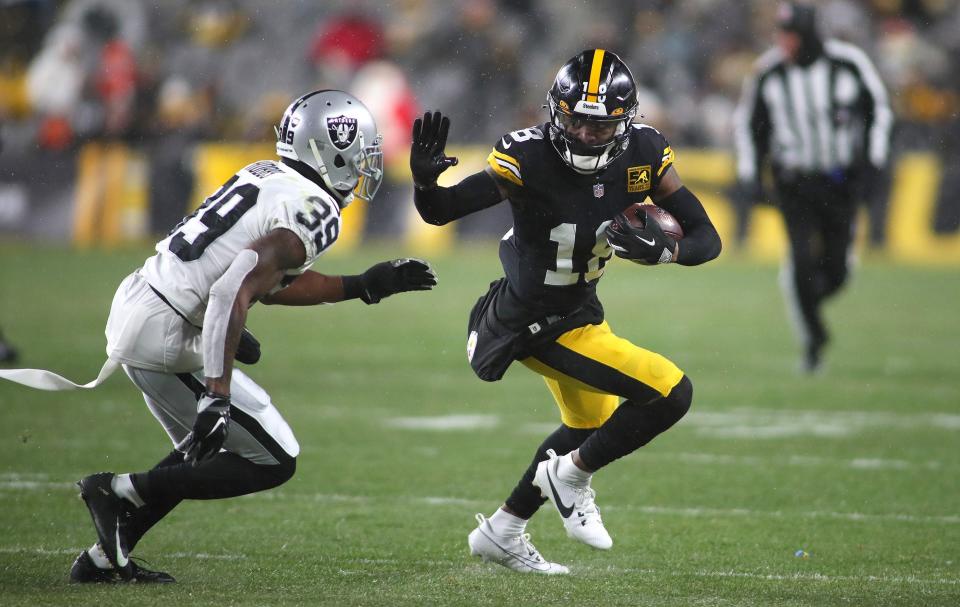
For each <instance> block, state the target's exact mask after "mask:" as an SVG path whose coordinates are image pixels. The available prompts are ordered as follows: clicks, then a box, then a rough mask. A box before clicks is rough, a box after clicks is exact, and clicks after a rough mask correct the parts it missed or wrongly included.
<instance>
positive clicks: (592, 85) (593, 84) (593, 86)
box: [587, 48, 606, 101]
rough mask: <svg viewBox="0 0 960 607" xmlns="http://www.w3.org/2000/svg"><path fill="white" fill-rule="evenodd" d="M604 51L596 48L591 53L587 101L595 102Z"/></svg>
mask: <svg viewBox="0 0 960 607" xmlns="http://www.w3.org/2000/svg"><path fill="white" fill-rule="evenodd" d="M604 54H606V51H605V50H603V49H602V48H598V49H597V50H595V51H593V63H592V64H591V65H590V80H589V81H588V82H587V101H596V100H597V95H598V94H599V89H600V71H601V70H600V68H601V66H603V56H604Z"/></svg>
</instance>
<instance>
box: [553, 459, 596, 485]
mask: <svg viewBox="0 0 960 607" xmlns="http://www.w3.org/2000/svg"><path fill="white" fill-rule="evenodd" d="M591 476H593V472H587V471H586V470H581V469H580V467H578V466H577V465H576V464H575V463H573V456H572V455H571V454H570V453H567V454H566V455H563V456H561V457H560V462H559V463H558V464H557V478H559V479H560V480H562V481H563V482H565V483H567V484H568V485H573V486H575V487H582V486H584V485H586V484H588V483H589V482H590V477H591Z"/></svg>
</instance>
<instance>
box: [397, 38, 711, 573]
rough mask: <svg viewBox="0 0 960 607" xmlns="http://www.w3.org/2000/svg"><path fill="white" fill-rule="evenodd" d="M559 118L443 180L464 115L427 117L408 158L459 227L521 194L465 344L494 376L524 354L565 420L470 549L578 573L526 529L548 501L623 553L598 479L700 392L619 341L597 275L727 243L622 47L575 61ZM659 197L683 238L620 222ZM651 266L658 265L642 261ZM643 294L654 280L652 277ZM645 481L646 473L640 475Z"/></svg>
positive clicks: (555, 105) (556, 89)
mask: <svg viewBox="0 0 960 607" xmlns="http://www.w3.org/2000/svg"><path fill="white" fill-rule="evenodd" d="M548 103H549V113H550V120H549V122H547V123H546V124H543V125H538V126H533V127H530V128H526V129H522V130H518V131H514V132H512V133H510V134H507V135H504V136H503V137H502V138H500V139H499V140H498V141H497V143H496V144H495V146H494V149H493V151H492V152H491V153H490V155H489V157H488V159H487V160H488V166H487V167H486V168H485V169H484V170H483V171H481V172H478V173H475V174H473V175H471V176H469V177H467V178H465V179H464V180H462V181H461V182H459V183H457V184H456V185H454V186H452V187H441V186H439V185H437V177H438V176H439V175H440V174H441V173H442V172H443V171H444V170H446V169H447V168H448V167H449V166H452V165H454V164H456V162H457V160H456V159H455V158H451V157H448V156H446V154H445V145H446V140H447V136H448V134H449V130H450V121H449V119H448V118H446V117H444V116H442V115H441V113H440V112H427V113H426V114H425V115H424V116H423V118H422V119H418V120H417V121H416V122H415V124H414V127H413V143H412V148H411V155H410V168H411V171H412V173H413V179H414V185H415V192H414V202H415V205H416V208H417V211H418V212H419V213H420V216H421V217H422V218H423V219H424V221H426V222H428V223H432V224H436V225H441V224H445V223H447V222H450V221H454V220H456V219H459V218H461V217H463V216H465V215H468V214H470V213H473V212H476V211H479V210H481V209H485V208H488V207H490V206H493V205H495V204H498V203H500V202H501V201H503V200H508V201H509V203H510V205H511V210H512V213H513V220H514V224H513V227H512V228H511V230H510V231H509V232H508V233H507V234H506V235H505V236H504V238H503V239H502V240H501V242H500V259H501V262H502V264H503V268H504V277H503V278H501V279H500V280H497V281H495V282H494V283H492V284H491V285H490V288H489V289H488V291H487V293H486V294H485V295H483V296H482V297H481V298H480V299H479V300H478V301H477V303H476V305H475V306H474V308H473V310H472V311H471V313H470V319H469V322H468V341H467V354H468V358H469V360H470V364H471V366H472V368H473V369H474V371H475V373H476V374H477V375H478V376H479V377H480V378H481V379H484V380H488V381H494V380H498V379H500V378H501V377H502V376H503V374H504V373H505V371H506V370H507V368H508V367H509V365H510V364H511V363H512V362H513V361H519V362H521V363H522V364H523V365H524V366H526V367H528V368H529V369H531V370H533V371H534V372H536V373H538V374H540V375H542V376H543V378H544V380H545V382H546V384H547V387H548V388H549V389H550V391H551V393H552V395H553V397H554V399H555V401H556V403H557V406H558V407H559V409H560V417H561V425H560V427H559V428H557V430H556V431H554V432H553V433H552V434H551V435H550V436H548V437H547V438H546V439H545V440H544V441H543V443H542V444H541V445H540V446H539V447H538V449H537V450H536V453H535V455H534V458H533V461H532V462H531V464H530V465H529V467H528V468H527V469H526V471H525V472H524V473H523V474H522V476H521V478H520V480H519V482H518V483H517V485H516V487H515V488H514V489H513V491H512V493H511V494H510V496H509V497H508V498H507V500H506V501H505V503H504V504H503V505H502V506H501V507H500V508H499V509H498V510H497V511H496V512H495V513H494V514H493V515H492V516H491V517H489V518H485V517H483V516H482V515H480V514H478V515H477V521H478V526H477V527H476V528H475V529H474V530H473V531H472V532H471V533H470V535H469V537H468V545H469V547H470V551H471V553H472V554H474V555H477V556H481V557H483V558H484V559H485V560H491V561H494V562H496V563H499V564H501V565H504V566H506V567H508V568H510V569H514V570H517V571H523V572H535V573H545V574H557V573H567V572H568V569H567V568H566V567H565V566H564V565H561V564H558V563H552V562H549V561H547V560H546V559H544V558H543V557H542V555H541V554H540V553H539V551H537V550H536V548H534V547H533V545H532V543H530V541H529V535H528V534H525V532H524V531H525V528H526V523H527V521H528V520H529V519H530V517H531V516H533V514H534V513H535V512H536V511H537V509H538V508H539V507H540V505H541V504H543V503H544V502H545V501H546V500H547V499H549V500H550V501H551V502H552V503H553V505H554V506H555V508H556V510H557V511H558V512H559V513H560V516H561V519H562V521H563V523H564V526H565V527H566V530H567V534H568V535H569V536H571V537H573V538H575V539H577V540H579V541H582V542H584V543H586V544H588V545H590V546H593V547H595V548H598V549H609V548H611V547H612V544H613V540H612V539H611V537H610V535H609V534H608V533H607V531H606V529H605V527H604V525H603V521H602V519H601V517H600V512H599V510H598V509H597V506H596V504H595V501H594V492H593V490H592V489H591V488H590V478H591V475H592V474H593V473H594V472H595V471H597V470H599V469H600V468H602V467H604V466H606V465H607V464H609V463H610V462H612V461H614V460H616V459H618V458H620V457H623V456H625V455H627V454H629V453H631V452H632V451H634V450H636V449H637V448H639V447H641V446H643V445H645V444H646V443H648V442H649V441H651V440H652V439H653V438H654V437H656V436H657V435H658V434H660V433H661V432H663V431H665V430H667V429H668V428H669V427H671V426H672V425H673V424H674V423H676V422H677V421H679V420H680V418H681V417H683V415H684V414H685V413H686V412H687V410H688V408H689V406H690V403H691V400H692V394H693V388H692V383H691V382H690V379H689V378H688V377H687V376H686V375H685V374H684V373H683V371H681V370H680V369H679V368H678V367H677V366H676V365H675V364H674V363H673V362H671V361H670V360H668V359H667V358H665V357H663V356H661V355H659V354H657V353H655V352H651V351H649V350H646V349H643V348H639V347H637V346H635V345H633V344H632V343H630V342H629V341H627V340H625V339H622V338H620V337H617V336H616V335H615V334H614V333H613V332H612V331H611V329H610V326H609V325H608V324H607V322H606V321H605V320H604V314H603V307H602V306H601V305H600V302H599V300H598V299H597V295H596V284H597V282H598V281H599V279H600V277H601V276H602V275H603V273H604V270H605V265H606V262H607V261H608V260H609V259H610V257H611V256H612V255H613V254H614V253H615V254H616V255H618V256H620V257H624V258H627V259H631V260H633V261H637V262H639V263H642V264H646V265H654V264H662V263H678V264H681V265H698V264H701V263H704V262H707V261H710V260H711V259H713V258H715V257H716V256H717V255H719V253H720V247H721V245H720V238H719V236H718V234H717V231H716V229H715V228H714V226H713V224H712V223H711V221H710V218H709V217H708V216H707V213H706V212H705V211H704V209H703V206H702V205H701V204H700V201H699V200H698V199H697V197H696V196H695V195H694V194H693V193H692V192H690V190H688V189H687V188H686V187H685V186H684V185H683V183H682V182H681V180H680V177H679V175H678V174H677V171H676V170H675V169H674V167H673V162H674V152H673V150H672V148H671V147H670V145H669V144H668V143H667V141H666V140H665V138H664V137H663V136H662V135H661V134H660V133H659V132H658V131H657V130H656V129H654V128H653V127H650V126H647V125H642V124H634V123H633V120H634V117H635V116H636V113H637V109H638V108H637V97H636V86H635V84H634V81H633V77H632V75H631V74H630V70H629V69H628V68H627V66H626V65H624V64H623V62H622V61H621V60H620V58H619V57H617V56H616V55H615V54H614V53H611V52H608V51H605V50H603V49H591V50H587V51H584V52H582V53H580V54H579V55H577V56H576V57H574V58H572V59H571V60H570V61H568V62H567V63H566V64H564V65H563V67H561V69H560V71H559V73H558V74H557V76H556V78H555V80H554V83H553V86H552V87H551V89H550V92H549V94H548ZM647 197H650V198H651V199H652V200H653V202H654V203H655V204H657V205H659V206H660V207H662V208H663V209H665V210H667V211H668V212H670V213H671V214H672V215H674V217H675V218H676V219H677V220H678V222H679V223H680V225H681V227H682V229H683V233H684V234H685V236H684V238H683V239H682V240H679V241H678V240H675V239H674V238H672V237H671V236H669V235H667V234H665V233H664V232H663V230H662V229H660V228H659V225H658V224H657V223H656V222H655V221H647V222H646V223H645V224H644V225H642V226H633V225H631V223H630V222H627V221H623V220H622V217H621V220H620V221H618V216H620V215H621V213H622V212H623V211H624V210H625V209H626V208H627V207H629V206H631V205H632V204H634V203H636V202H640V201H642V200H643V199H645V198H647ZM644 271H649V270H644ZM640 288H642V285H641V286H640ZM638 480H639V479H638Z"/></svg>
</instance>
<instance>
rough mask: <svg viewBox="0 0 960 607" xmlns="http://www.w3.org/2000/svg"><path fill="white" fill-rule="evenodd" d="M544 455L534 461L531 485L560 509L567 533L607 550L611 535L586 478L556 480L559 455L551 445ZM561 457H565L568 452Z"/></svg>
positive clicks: (576, 538) (589, 544)
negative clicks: (571, 481) (575, 481)
mask: <svg viewBox="0 0 960 607" xmlns="http://www.w3.org/2000/svg"><path fill="white" fill-rule="evenodd" d="M547 456H548V459H545V460H543V461H542V462H540V463H539V464H538V465H537V472H536V474H534V475H533V485H534V486H535V487H537V488H538V489H540V494H541V495H542V496H543V497H545V498H547V499H548V500H550V502H551V503H553V505H554V507H555V508H556V509H557V512H559V513H560V518H561V519H562V520H563V526H564V527H565V528H566V530H567V535H568V536H570V537H572V538H573V539H575V540H578V541H581V542H583V543H584V544H586V545H588V546H592V547H593V548H597V549H598V550H609V549H610V548H611V547H612V546H613V539H611V537H610V534H609V533H607V529H606V527H604V526H603V519H602V518H600V509H599V508H597V503H596V496H597V494H596V492H595V491H594V490H593V489H592V488H591V487H590V481H589V480H588V481H587V482H586V483H585V484H583V485H582V486H576V485H571V484H569V483H567V482H565V481H562V480H560V479H559V478H558V477H557V468H558V466H559V464H560V457H558V456H557V453H556V452H555V451H554V450H553V449H547ZM563 457H567V458H569V457H570V454H569V453H568V454H567V455H564V456H563Z"/></svg>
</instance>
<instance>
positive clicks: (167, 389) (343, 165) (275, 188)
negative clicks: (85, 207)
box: [0, 90, 437, 583]
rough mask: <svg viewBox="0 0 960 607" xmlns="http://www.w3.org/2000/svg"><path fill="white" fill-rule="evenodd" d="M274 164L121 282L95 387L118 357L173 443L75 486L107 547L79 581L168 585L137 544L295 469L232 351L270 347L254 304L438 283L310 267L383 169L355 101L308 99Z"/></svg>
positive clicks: (398, 274) (291, 450) (229, 191)
mask: <svg viewBox="0 0 960 607" xmlns="http://www.w3.org/2000/svg"><path fill="white" fill-rule="evenodd" d="M277 155H278V156H280V160H279V161H275V160H263V161H260V162H255V163H253V164H250V165H248V166H246V167H244V168H242V169H240V170H239V171H237V173H236V174H235V175H234V176H233V177H231V178H230V179H229V180H228V181H227V182H226V183H225V184H224V185H223V186H222V187H221V188H220V189H219V190H218V191H216V192H215V193H213V194H212V195H211V196H210V197H209V198H208V199H207V200H206V201H205V202H204V203H203V204H202V205H201V206H200V208H199V209H198V210H197V211H196V212H195V213H193V214H192V215H190V216H188V217H186V218H184V220H183V221H182V222H181V223H180V224H179V225H178V226H176V227H175V228H174V229H173V230H172V231H171V232H170V234H169V235H168V236H167V237H166V238H165V239H163V240H161V241H160V242H159V243H157V245H156V251H157V253H156V255H154V256H153V257H150V258H149V259H147V260H146V261H145V262H144V264H143V267H141V268H140V269H138V270H137V271H135V272H134V273H133V274H131V275H130V276H128V277H127V278H126V279H124V281H123V282H122V283H121V285H120V287H119V289H118V290H117V293H116V295H115V296H114V300H113V304H112V306H111V310H110V316H109V318H108V320H107V329H106V334H107V354H108V357H109V358H108V361H107V363H106V364H105V365H104V367H103V369H102V370H101V372H100V376H99V377H98V378H97V380H95V381H93V382H90V383H89V384H86V385H85V386H82V387H94V386H96V385H97V384H99V383H100V382H102V381H103V380H104V379H105V378H106V377H107V376H109V374H110V372H112V370H115V369H116V368H117V367H118V366H120V365H122V366H123V369H124V371H125V372H126V374H127V376H128V377H129V378H130V379H131V380H132V381H133V383H134V384H135V385H136V386H137V387H138V388H139V389H140V390H141V391H142V392H143V397H144V400H145V401H146V403H147V406H148V407H149V408H150V411H151V413H153V415H154V416H155V417H156V418H157V420H158V421H159V422H160V423H161V424H162V425H163V426H164V429H165V430H166V431H167V434H168V435H169V437H170V440H171V442H172V443H173V445H174V449H173V451H172V452H170V453H169V454H168V455H167V456H166V457H164V458H163V459H162V460H161V461H160V462H159V463H158V464H157V465H156V466H155V467H154V468H152V469H150V470H147V471H143V472H136V473H129V474H114V473H111V472H101V473H98V474H92V475H90V476H87V477H85V478H83V479H81V480H80V482H79V483H78V484H79V486H80V493H81V496H82V497H83V499H84V501H85V502H86V505H87V508H88V510H89V511H90V515H91V517H92V519H93V523H94V526H95V528H96V531H97V535H98V541H97V543H95V544H94V545H93V546H92V547H91V548H89V549H88V550H84V551H83V552H81V553H80V555H79V556H78V557H77V559H76V561H75V562H74V565H73V567H72V569H71V572H70V579H71V580H72V581H73V582H78V583H85V582H118V581H136V582H141V583H142V582H172V581H174V580H173V577H172V576H170V575H169V574H167V573H163V572H159V571H150V570H148V569H145V568H144V567H143V566H141V565H138V564H137V563H135V562H134V561H133V560H131V559H130V553H131V552H132V551H133V550H134V548H135V547H136V545H137V543H138V542H139V540H140V539H141V538H142V537H143V536H144V534H145V533H147V531H148V530H149V529H150V528H151V527H153V525H155V524H156V523H157V522H159V521H160V520H161V519H162V518H163V517H164V516H165V515H166V514H167V513H169V512H170V511H171V510H172V509H173V508H174V507H176V506H177V504H179V503H180V502H181V501H182V500H184V499H221V498H228V497H234V496H238V495H245V494H248V493H253V492H256V491H263V490H266V489H269V488H272V487H276V486H278V485H280V484H282V483H284V482H286V481H287V480H288V479H290V478H291V477H292V476H293V473H294V470H295V469H296V458H297V455H298V454H299V451H300V446H299V444H298V442H297V439H296V437H294V435H293V431H292V430H291V429H290V426H289V425H288V424H287V422H286V421H285V420H284V419H283V417H282V416H281V415H280V412H279V410H278V409H277V408H276V407H275V406H274V404H273V403H272V402H271V400H270V397H269V395H268V394H267V393H266V391H264V390H263V389H262V388H261V387H260V386H258V385H257V384H256V383H255V382H254V381H253V380H252V379H251V378H250V377H248V376H247V375H246V374H245V373H244V372H243V371H241V370H240V369H237V368H234V363H233V361H234V358H235V357H236V359H237V360H240V361H241V362H247V363H253V362H256V361H257V360H258V359H259V358H260V344H259V342H257V340H256V339H255V338H254V337H253V336H252V335H251V334H250V333H249V332H248V331H246V330H245V329H244V324H245V322H246V318H247V310H248V309H249V308H250V306H252V305H253V304H255V303H257V302H258V301H259V302H262V303H265V304H279V305H314V304H321V303H333V302H339V301H344V300H349V299H360V300H362V301H364V302H365V303H367V304H375V303H377V302H379V301H380V300H381V299H383V298H385V297H389V296H391V295H393V294H395V293H401V292H404V291H415V290H428V289H431V288H433V287H434V286H435V285H436V284H437V280H436V275H435V274H434V273H433V271H432V270H431V269H430V266H429V265H428V264H427V263H426V262H423V261H420V260H417V259H409V258H405V259H395V260H392V261H385V262H381V263H378V264H376V265H374V266H373V267H371V268H369V269H368V270H367V271H365V272H363V273H362V274H360V275H356V276H328V275H325V274H321V273H319V272H315V271H313V270H309V269H308V268H309V267H310V266H311V265H312V264H313V263H314V262H315V261H316V260H317V259H318V258H319V257H320V256H321V255H322V254H323V252H324V251H326V250H327V249H329V248H330V247H331V246H332V245H333V244H334V242H335V241H336V240H337V237H338V235H339V233H340V225H341V211H342V210H343V208H344V207H346V206H347V204H349V203H350V202H351V200H352V199H353V198H355V197H356V198H360V199H362V200H366V201H370V200H371V199H372V198H373V196H374V195H375V193H376V191H377V188H378V186H379V184H380V181H381V179H382V177H383V173H382V163H381V159H382V155H381V150H380V135H379V133H378V132H377V128H376V125H375V123H374V120H373V117H372V116H371V114H370V113H369V111H368V110H367V109H366V108H365V107H364V106H363V104H362V103H360V101H359V100H357V99H356V98H354V97H353V96H351V95H348V94H347V93H344V92H342V91H334V90H324V91H315V92H313V93H309V94H306V95H304V96H302V97H300V98H298V99H296V100H294V102H293V103H292V104H291V105H290V107H289V108H287V110H286V112H285V113H284V115H283V119H282V122H281V125H280V127H279V128H278V129H277ZM0 377H4V378H6V379H11V380H13V381H17V382H19V383H23V384H26V385H30V386H33V387H37V388H43V389H50V390H56V389H68V388H75V387H81V386H78V385H77V384H74V383H73V382H71V381H69V380H67V379H65V378H63V377H60V376H59V375H56V374H54V373H51V372H49V371H44V370H39V369H16V370H12V371H0Z"/></svg>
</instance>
